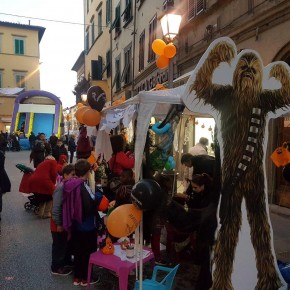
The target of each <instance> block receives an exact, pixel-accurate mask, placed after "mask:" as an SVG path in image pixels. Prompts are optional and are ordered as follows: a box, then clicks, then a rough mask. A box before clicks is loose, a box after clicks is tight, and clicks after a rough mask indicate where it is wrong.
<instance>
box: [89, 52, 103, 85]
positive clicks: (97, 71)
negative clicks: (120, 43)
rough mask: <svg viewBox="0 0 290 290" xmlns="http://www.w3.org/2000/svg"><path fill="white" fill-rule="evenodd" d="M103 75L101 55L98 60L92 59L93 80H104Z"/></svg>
mask: <svg viewBox="0 0 290 290" xmlns="http://www.w3.org/2000/svg"><path fill="white" fill-rule="evenodd" d="M102 75H103V58H102V57H101V56H100V55H99V56H98V60H91V77H92V80H102Z"/></svg>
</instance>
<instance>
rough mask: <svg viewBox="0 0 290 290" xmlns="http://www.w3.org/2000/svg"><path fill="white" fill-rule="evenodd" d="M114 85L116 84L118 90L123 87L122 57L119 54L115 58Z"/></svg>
mask: <svg viewBox="0 0 290 290" xmlns="http://www.w3.org/2000/svg"><path fill="white" fill-rule="evenodd" d="M112 85H113V87H114V86H115V85H116V91H118V90H120V89H121V57H120V56H118V57H117V58H116V59H115V77H114V81H113V84H112Z"/></svg>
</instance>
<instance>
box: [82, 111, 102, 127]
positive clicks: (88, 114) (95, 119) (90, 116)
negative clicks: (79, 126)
mask: <svg viewBox="0 0 290 290" xmlns="http://www.w3.org/2000/svg"><path fill="white" fill-rule="evenodd" d="M82 119H83V122H84V124H86V125H87V126H96V125H98V124H99V123H100V121H101V113H100V112H99V111H97V110H94V109H91V108H90V109H88V110H86V111H84V113H83V116H82Z"/></svg>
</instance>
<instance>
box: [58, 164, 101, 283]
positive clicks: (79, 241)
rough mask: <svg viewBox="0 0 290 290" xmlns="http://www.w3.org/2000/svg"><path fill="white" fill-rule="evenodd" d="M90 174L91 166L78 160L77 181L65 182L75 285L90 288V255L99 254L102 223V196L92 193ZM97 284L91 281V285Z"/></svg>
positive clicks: (66, 224)
mask: <svg viewBox="0 0 290 290" xmlns="http://www.w3.org/2000/svg"><path fill="white" fill-rule="evenodd" d="M90 171H91V165H90V163H89V162H88V161H87V160H85V159H79V160H78V161H77V162H76V164H75V174H76V176H77V177H76V178H71V179H69V180H67V181H65V182H64V187H63V227H64V229H65V230H66V231H68V233H69V236H70V235H71V234H72V235H73V243H74V249H73V250H74V282H73V284H74V285H76V286H78V285H81V286H86V285H87V274H88V263H89V258H90V254H91V253H93V252H95V251H96V250H97V238H96V237H97V223H98V222H99V220H100V216H99V215H98V209H97V207H98V205H99V203H100V201H101V199H102V195H101V194H100V193H99V192H97V193H95V192H93V191H92V190H91V189H90V187H89V185H88V184H87V180H88V178H89V175H90ZM97 282H98V280H91V283H90V284H95V283H97Z"/></svg>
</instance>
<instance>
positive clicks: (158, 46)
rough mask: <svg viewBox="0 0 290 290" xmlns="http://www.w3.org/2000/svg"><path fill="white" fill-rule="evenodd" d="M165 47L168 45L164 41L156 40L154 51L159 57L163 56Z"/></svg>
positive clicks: (153, 46)
mask: <svg viewBox="0 0 290 290" xmlns="http://www.w3.org/2000/svg"><path fill="white" fill-rule="evenodd" d="M165 46H166V43H165V42H164V41H163V40H162V39H155V40H154V41H153V42H152V50H153V51H154V52H155V53H156V54H158V55H162V54H163V50H164V48H165Z"/></svg>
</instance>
